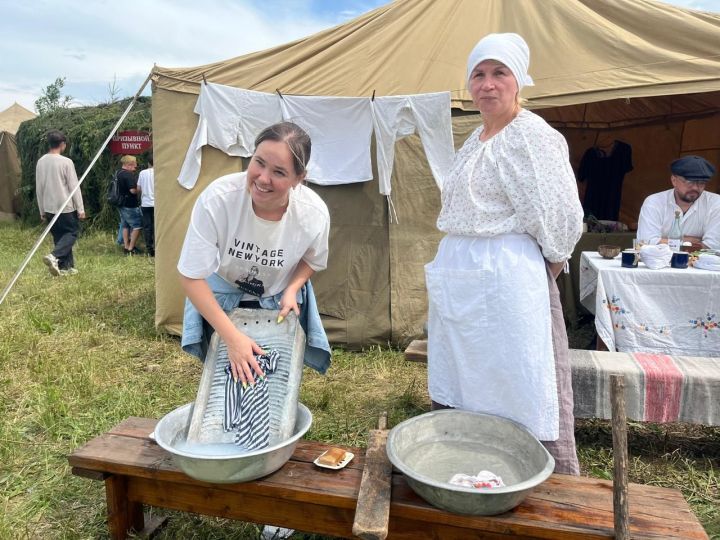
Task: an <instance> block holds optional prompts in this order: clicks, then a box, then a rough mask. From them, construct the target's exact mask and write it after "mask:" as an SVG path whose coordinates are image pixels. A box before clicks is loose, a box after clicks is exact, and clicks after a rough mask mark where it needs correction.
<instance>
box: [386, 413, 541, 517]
mask: <svg viewBox="0 0 720 540" xmlns="http://www.w3.org/2000/svg"><path fill="white" fill-rule="evenodd" d="M387 454H388V457H389V458H390V461H391V462H392V464H393V465H394V466H395V467H397V468H398V469H399V470H401V471H402V472H403V474H405V477H406V479H407V482H408V484H409V485H410V487H411V488H412V489H413V490H414V491H415V493H417V494H418V495H419V496H420V497H422V498H423V499H425V500H426V501H427V502H429V503H430V504H432V505H433V506H436V507H438V508H442V509H443V510H448V511H450V512H456V513H459V514H473V515H483V516H489V515H494V514H501V513H503V512H506V511H508V510H510V509H512V508H514V507H515V506H517V505H518V504H520V503H521V502H522V500H523V499H524V498H525V497H526V496H527V495H528V494H529V493H530V491H531V490H532V489H533V488H534V487H535V486H537V485H538V484H540V483H541V482H543V481H544V480H546V479H547V478H548V476H550V474H552V472H553V470H554V469H555V460H554V459H553V457H552V456H551V455H550V454H549V453H548V451H547V450H546V449H545V447H544V446H543V445H542V444H541V443H540V441H538V440H537V439H536V438H535V437H534V436H533V435H532V434H531V433H530V432H529V431H528V430H527V429H525V428H524V427H523V426H521V425H520V424H518V423H516V422H513V421H512V420H508V419H506V418H501V417H499V416H494V415H489V414H482V413H474V412H469V411H459V410H440V411H433V412H430V413H426V414H423V415H420V416H416V417H414V418H410V419H409V420H406V421H405V422H402V423H401V424H398V425H397V426H395V427H394V428H393V429H392V430H391V431H390V433H389V435H388V441H387ZM481 470H488V471H491V472H493V473H495V474H497V475H499V476H500V477H502V479H503V482H504V483H505V487H499V488H467V487H463V486H456V485H453V484H450V483H449V481H450V478H452V476H453V475H454V474H456V473H465V474H469V475H474V474H477V473H478V472H480V471H481Z"/></svg>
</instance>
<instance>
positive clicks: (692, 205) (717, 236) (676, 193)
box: [637, 156, 720, 251]
mask: <svg viewBox="0 0 720 540" xmlns="http://www.w3.org/2000/svg"><path fill="white" fill-rule="evenodd" d="M670 173H671V174H670V182H671V183H672V185H673V187H672V189H668V190H666V191H661V192H660V193H654V194H653V195H650V196H649V197H648V198H647V199H645V202H643V205H642V208H641V209H640V218H639V220H638V230H637V238H638V240H640V241H643V242H646V243H648V244H666V243H667V239H668V233H669V232H670V228H671V227H672V224H673V221H675V211H676V210H679V211H680V212H681V215H682V218H681V227H682V233H683V242H690V243H691V244H692V247H691V249H692V250H693V251H695V250H698V249H703V248H710V249H720V195H718V194H716V193H709V192H707V191H705V187H706V186H707V183H708V181H709V180H710V179H711V178H712V177H713V175H714V174H715V166H714V165H713V164H712V163H710V162H709V161H708V160H706V159H704V158H702V157H700V156H685V157H681V158H680V159H676V160H675V161H673V162H672V163H671V164H670Z"/></svg>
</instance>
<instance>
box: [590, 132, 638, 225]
mask: <svg viewBox="0 0 720 540" xmlns="http://www.w3.org/2000/svg"><path fill="white" fill-rule="evenodd" d="M632 170H633V164H632V147H631V146H630V145H629V144H627V143H624V142H622V141H618V140H616V141H615V142H614V143H613V147H612V149H611V150H610V152H609V153H608V152H606V151H605V150H603V149H601V148H598V147H596V146H593V147H590V148H588V149H587V150H586V151H585V154H584V155H583V157H582V160H581V161H580V168H579V169H578V180H580V181H581V182H582V181H587V189H586V190H585V200H584V201H583V209H584V210H585V215H590V214H592V215H593V216H595V217H596V218H597V219H609V220H612V221H617V220H618V216H619V214H620V199H621V198H622V184H623V179H624V178H625V174H627V173H629V172H630V171H632Z"/></svg>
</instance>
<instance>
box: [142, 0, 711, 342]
mask: <svg viewBox="0 0 720 540" xmlns="http://www.w3.org/2000/svg"><path fill="white" fill-rule="evenodd" d="M238 25H239V26H240V27H241V26H242V21H238ZM490 32H517V33H519V34H521V35H522V36H524V37H525V39H526V40H527V42H528V43H529V45H530V50H531V65H530V73H531V75H532V76H533V78H534V79H535V82H536V86H534V87H528V88H526V89H525V91H524V92H523V95H524V96H525V97H526V98H528V104H527V106H528V107H529V108H531V109H534V110H536V111H537V112H538V113H540V114H542V115H543V116H545V117H546V118H547V119H548V120H550V121H551V122H552V123H553V124H554V125H556V126H557V127H558V128H559V129H561V130H562V131H563V133H565V134H566V136H567V137H568V139H569V142H570V145H571V149H572V153H573V159H574V160H577V159H578V156H579V154H580V153H581V152H582V151H583V150H584V149H585V148H586V147H587V146H588V145H589V144H591V143H593V142H595V141H597V140H602V139H603V138H607V137H620V136H622V138H623V140H626V141H627V142H630V143H631V144H632V145H633V148H634V150H635V170H634V171H633V172H632V173H631V175H629V176H628V177H627V179H626V182H625V185H626V187H627V193H623V196H624V198H623V209H622V216H623V217H625V218H628V217H634V219H637V218H636V216H637V212H638V210H639V207H640V204H641V203H642V200H643V198H644V197H645V196H646V195H647V194H649V193H652V192H654V191H659V190H660V189H665V188H666V186H667V182H668V174H667V162H669V160H671V159H673V158H675V157H677V156H678V155H680V154H682V153H687V152H689V151H693V152H695V153H702V154H703V155H705V156H706V157H708V158H709V159H711V160H714V161H715V162H719V161H720V113H719V112H718V111H719V110H720V49H719V48H718V44H720V15H717V14H711V13H703V12H698V11H691V10H687V9H681V8H677V7H672V6H669V5H666V4H662V3H658V2H654V1H650V0H542V1H540V0H397V1H396V2H393V3H391V4H388V5H386V6H383V7H380V8H378V9H375V10H373V11H371V12H369V13H367V14H365V15H363V16H361V17H358V18H356V19H354V20H352V21H350V22H348V23H345V24H343V25H340V26H337V27H335V28H332V29H329V30H326V31H323V32H320V33H318V34H315V35H313V36H310V37H308V38H305V39H301V40H298V41H295V42H292V43H288V44H286V45H282V46H279V47H275V48H273V49H269V50H266V51H261V52H257V53H254V54H249V55H246V56H241V57H238V58H234V59H231V60H228V61H224V62H218V63H214V64H208V65H205V66H199V67H194V68H187V69H169V68H161V67H156V68H155V69H154V71H153V134H154V144H155V164H156V167H155V169H156V172H155V175H156V176H155V178H156V204H157V207H156V208H157V209H156V216H157V217H156V220H157V221H156V227H157V235H156V238H157V240H156V241H157V248H158V251H157V258H156V265H157V273H156V275H157V288H156V290H157V308H156V323H157V325H158V326H159V327H160V328H162V329H165V330H168V331H170V332H173V333H178V332H179V330H180V328H181V321H182V302H183V295H182V292H181V290H180V287H179V285H178V280H177V273H176V270H175V265H176V262H177V258H178V254H179V250H180V247H181V244H182V239H183V237H184V234H185V229H186V226H187V222H188V218H189V213H190V210H191V208H192V204H193V202H194V200H195V198H196V197H197V195H198V193H199V192H200V191H201V190H202V188H203V187H204V186H206V185H207V184H208V183H209V182H210V181H211V180H212V179H214V178H216V177H217V176H220V175H221V174H225V173H227V172H229V171H235V170H239V169H240V168H241V166H242V165H241V161H240V160H239V159H238V158H231V157H229V156H226V155H224V154H223V153H222V152H220V151H218V150H215V149H213V148H209V147H206V148H205V149H204V150H203V161H202V171H201V175H200V178H199V181H198V184H197V185H196V186H195V188H194V189H193V190H192V191H186V190H185V189H183V188H182V187H180V186H179V185H178V183H177V181H176V177H177V174H178V171H179V170H180V166H181V163H182V160H183V158H184V155H185V152H186V150H187V147H188V144H189V142H190V139H191V137H192V135H193V132H194V129H195V126H196V124H197V117H196V115H194V114H193V112H192V109H193V106H194V104H195V101H196V99H197V94H198V91H199V84H200V83H201V82H202V79H203V77H205V78H206V79H207V80H209V81H212V82H215V83H220V84H225V85H230V86H235V87H239V88H246V89H253V90H258V91H265V92H274V91H276V89H279V90H280V91H281V92H283V93H288V94H305V95H331V96H370V95H372V93H373V92H375V93H376V95H381V96H382V95H401V94H417V93H425V92H437V91H444V90H450V91H451V92H452V94H451V95H452V107H453V130H454V136H455V143H456V146H457V145H459V144H460V143H461V141H462V140H464V138H465V137H467V136H468V134H469V133H470V131H471V130H472V129H473V128H474V127H475V126H476V125H477V124H478V117H477V115H476V114H472V111H473V106H472V102H471V99H470V96H469V94H468V93H467V91H466V90H465V80H464V79H465V61H466V58H467V54H468V52H469V51H470V50H471V48H472V47H473V45H474V44H475V43H476V42H477V40H478V39H479V38H480V37H481V36H483V35H484V34H486V33H490ZM396 154H397V155H396V161H395V166H394V172H393V180H392V182H393V200H394V203H395V206H396V210H397V212H398V216H399V224H395V223H393V224H389V223H388V216H387V209H386V203H385V200H384V198H383V197H381V196H380V195H379V193H378V185H377V181H372V182H368V183H364V184H353V185H347V186H332V187H315V186H313V187H314V189H316V190H317V191H318V193H319V194H320V195H321V196H322V197H323V198H324V200H325V201H326V202H327V204H328V207H329V208H330V212H331V219H332V230H331V238H330V251H331V253H330V260H329V267H328V270H326V271H325V272H322V273H321V274H319V275H318V276H317V277H316V278H314V280H313V281H314V283H315V286H316V291H317V292H318V302H319V306H320V310H321V312H322V313H323V315H324V324H325V326H326V329H327V330H328V334H329V337H330V339H331V341H333V342H335V343H342V344H347V345H350V346H363V345H368V344H372V343H385V342H387V341H393V342H404V341H406V340H407V339H409V338H411V337H413V336H415V335H417V334H419V333H420V332H421V331H422V323H423V321H424V319H425V310H426V293H425V286H424V276H423V265H424V264H425V263H426V262H428V261H429V260H431V259H432V257H433V256H434V252H435V249H436V246H437V242H438V241H439V238H440V234H439V233H438V232H437V231H436V230H435V219H436V217H437V212H438V209H439V200H440V196H439V192H438V190H437V188H436V186H435V182H434V181H433V179H432V177H431V175H430V172H429V168H428V165H427V162H426V159H425V156H424V153H423V151H422V147H421V145H420V143H419V140H418V139H417V138H415V137H411V138H406V139H403V140H401V141H399V142H398V145H397V153H396ZM711 188H712V186H711Z"/></svg>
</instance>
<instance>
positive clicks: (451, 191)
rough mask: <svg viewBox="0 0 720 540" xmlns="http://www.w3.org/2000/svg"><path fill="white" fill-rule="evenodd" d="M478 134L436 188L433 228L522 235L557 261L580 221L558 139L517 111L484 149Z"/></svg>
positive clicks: (562, 258)
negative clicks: (439, 195)
mask: <svg viewBox="0 0 720 540" xmlns="http://www.w3.org/2000/svg"><path fill="white" fill-rule="evenodd" d="M482 130H483V128H482V126H481V127H479V128H478V129H476V130H475V131H474V132H473V133H472V135H470V137H469V138H468V139H467V140H466V141H465V144H464V145H463V147H462V148H461V149H460V150H459V151H458V153H457V154H456V156H455V161H454V163H453V167H452V169H451V171H450V174H449V175H448V176H447V178H446V180H445V183H444V185H443V190H442V209H441V211H440V215H439V216H438V220H437V227H438V229H440V230H441V231H443V232H445V233H447V234H455V235H464V236H495V235H499V234H505V233H527V234H529V235H530V236H532V237H533V238H535V240H536V241H537V243H538V244H539V245H540V249H541V250H542V254H543V256H544V257H545V258H546V259H547V260H548V261H550V262H561V261H565V260H566V259H568V258H569V257H570V254H571V253H572V251H573V248H574V247H575V244H576V243H577V241H578V240H579V238H580V235H581V234H582V220H583V210H582V206H581V204H580V199H579V197H578V192H577V184H576V183H575V175H574V173H573V170H572V167H571V166H570V161H569V154H568V147H567V142H566V141H565V138H564V137H563V136H562V135H561V134H560V133H559V132H558V131H556V130H555V129H553V128H552V127H550V126H549V125H548V124H547V122H545V120H543V119H542V118H540V117H539V116H538V115H536V114H534V113H532V112H530V111H528V110H524V109H523V110H522V111H521V112H520V114H518V116H517V117H516V118H515V119H514V120H513V121H512V122H510V124H508V125H507V126H506V127H505V128H503V130H502V131H500V132H499V133H498V134H497V135H495V136H493V137H492V138H491V139H489V140H487V141H485V142H482V141H481V140H480V134H481V133H482Z"/></svg>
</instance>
